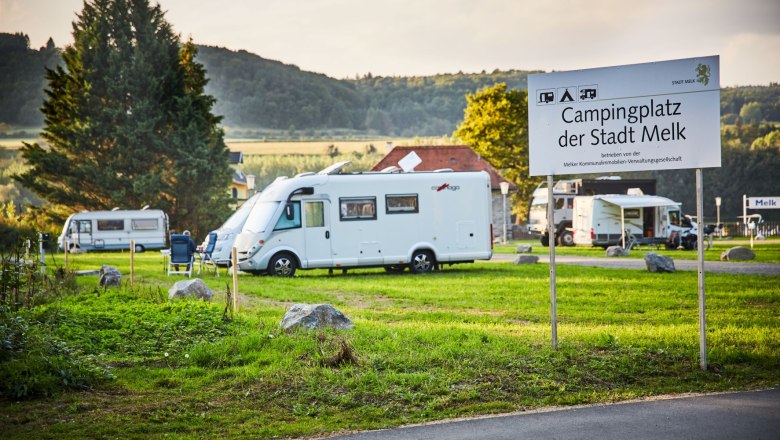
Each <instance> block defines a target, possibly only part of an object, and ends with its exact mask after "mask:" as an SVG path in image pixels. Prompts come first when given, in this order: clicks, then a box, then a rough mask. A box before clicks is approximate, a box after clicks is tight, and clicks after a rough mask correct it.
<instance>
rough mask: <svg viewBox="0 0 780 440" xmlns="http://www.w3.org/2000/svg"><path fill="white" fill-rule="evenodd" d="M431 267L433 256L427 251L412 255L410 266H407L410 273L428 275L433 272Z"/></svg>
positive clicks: (416, 252)
mask: <svg viewBox="0 0 780 440" xmlns="http://www.w3.org/2000/svg"><path fill="white" fill-rule="evenodd" d="M433 265H434V259H433V254H431V253H430V252H429V251H415V252H414V255H412V264H411V265H410V266H409V270H411V271H412V273H428V272H430V271H432V270H433Z"/></svg>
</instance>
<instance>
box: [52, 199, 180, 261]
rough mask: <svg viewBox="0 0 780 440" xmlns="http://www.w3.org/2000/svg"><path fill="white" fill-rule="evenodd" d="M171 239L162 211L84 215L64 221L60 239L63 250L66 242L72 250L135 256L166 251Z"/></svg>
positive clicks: (85, 212) (100, 212) (97, 212)
mask: <svg viewBox="0 0 780 440" xmlns="http://www.w3.org/2000/svg"><path fill="white" fill-rule="evenodd" d="M167 236H168V216H167V215H166V214H165V213H164V212H162V211H160V210H159V209H141V210H118V209H115V210H113V211H83V212H79V213H76V214H73V215H71V216H70V217H68V219H67V220H66V221H65V226H64V227H63V228H62V234H60V236H59V237H58V238H57V244H59V247H60V249H64V246H65V241H66V240H67V242H68V246H69V247H70V249H82V250H86V251H108V250H120V249H130V241H131V240H134V241H135V250H136V252H143V251H145V250H147V249H163V248H165V247H166V239H167Z"/></svg>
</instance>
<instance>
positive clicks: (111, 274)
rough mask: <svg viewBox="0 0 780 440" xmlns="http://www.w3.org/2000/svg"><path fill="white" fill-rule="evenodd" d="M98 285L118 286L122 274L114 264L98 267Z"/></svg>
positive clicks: (120, 283)
mask: <svg viewBox="0 0 780 440" xmlns="http://www.w3.org/2000/svg"><path fill="white" fill-rule="evenodd" d="M100 285H101V286H105V287H119V286H121V285H122V274H121V273H120V272H119V269H117V268H116V267H114V266H106V265H105V264H104V265H103V266H101V267H100Z"/></svg>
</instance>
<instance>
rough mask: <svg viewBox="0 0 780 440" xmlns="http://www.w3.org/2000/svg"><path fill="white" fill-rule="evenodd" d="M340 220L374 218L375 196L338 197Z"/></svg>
mask: <svg viewBox="0 0 780 440" xmlns="http://www.w3.org/2000/svg"><path fill="white" fill-rule="evenodd" d="M339 216H340V218H341V220H376V197H349V198H340V199H339Z"/></svg>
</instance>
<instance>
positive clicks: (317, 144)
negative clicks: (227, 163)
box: [225, 138, 448, 154]
mask: <svg viewBox="0 0 780 440" xmlns="http://www.w3.org/2000/svg"><path fill="white" fill-rule="evenodd" d="M225 143H226V144H227V145H228V147H229V148H230V150H231V151H241V152H243V153H244V154H322V153H325V152H326V151H327V150H328V147H329V146H331V145H333V146H334V147H336V148H338V150H339V152H340V153H352V152H354V151H357V152H360V153H363V152H365V150H366V148H367V147H368V146H369V145H373V146H374V148H376V151H377V152H384V151H386V148H387V144H388V143H392V145H394V146H402V145H443V144H445V143H448V140H447V139H440V138H425V139H411V138H407V139H379V140H370V139H368V140H360V141H353V140H347V141H340V140H325V141H301V142H296V141H289V142H285V141H268V142H265V141H259V140H247V139H225Z"/></svg>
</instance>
